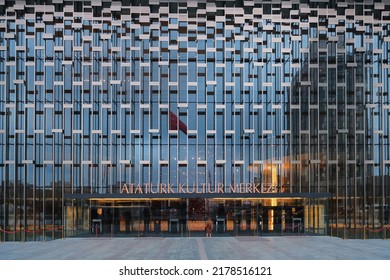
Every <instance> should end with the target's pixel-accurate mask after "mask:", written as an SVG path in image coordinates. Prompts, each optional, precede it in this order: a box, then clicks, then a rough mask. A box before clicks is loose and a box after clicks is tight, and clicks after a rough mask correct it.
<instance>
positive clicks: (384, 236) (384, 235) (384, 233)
mask: <svg viewBox="0 0 390 280" xmlns="http://www.w3.org/2000/svg"><path fill="white" fill-rule="evenodd" d="M386 229H387V226H384V227H383V239H384V240H386V239H387V236H386Z"/></svg>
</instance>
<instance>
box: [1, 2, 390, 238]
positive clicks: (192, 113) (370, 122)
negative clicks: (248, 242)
mask: <svg viewBox="0 0 390 280" xmlns="http://www.w3.org/2000/svg"><path fill="white" fill-rule="evenodd" d="M299 2H300V3H299ZM389 10H390V5H388V4H387V3H386V1H382V2H381V1H374V0H372V1H364V3H363V2H362V1H336V0H333V1H329V2H324V1H322V0H318V1H265V0H264V1H263V0H254V1H207V2H206V1H202V0H201V1H190V0H188V1H164V0H160V1H159V0H149V1H147V0H141V1H137V0H123V1H104V0H102V1H96V2H95V1H62V0H52V1H50V0H42V1H29V0H26V1H1V0H0V184H1V186H0V237H1V240H43V239H53V238H61V237H70V236H86V235H92V236H95V235H111V236H114V235H115V236H116V235H144V234H158V235H161V234H172V235H181V236H193V235H197V234H198V235H200V234H202V233H203V231H204V221H205V220H206V219H207V217H211V218H212V220H213V223H214V225H215V228H214V230H215V232H216V233H217V234H221V235H222V234H232V235H240V234H245V235H248V234H249V235H253V234H256V235H257V234H287V233H291V234H296V233H297V234H299V233H302V232H305V233H309V234H328V235H332V236H333V235H334V236H340V237H349V238H363V237H367V238H381V237H382V236H383V235H384V234H386V229H387V228H386V227H387V225H388V224H389V196H390V194H389V191H390V187H389V186H390V185H389V183H390V182H389V176H390V145H389V144H390V139H389V134H390V118H389V115H390V97H389V91H390V70H389V69H390V66H389V56H390V39H389V38H390V36H389V32H390V13H389ZM389 229H390V228H389Z"/></svg>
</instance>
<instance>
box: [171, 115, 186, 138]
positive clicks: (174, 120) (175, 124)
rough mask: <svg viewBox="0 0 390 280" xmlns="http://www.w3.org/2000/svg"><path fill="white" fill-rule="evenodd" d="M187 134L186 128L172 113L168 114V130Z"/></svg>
mask: <svg viewBox="0 0 390 280" xmlns="http://www.w3.org/2000/svg"><path fill="white" fill-rule="evenodd" d="M178 129H180V130H181V131H183V132H184V134H187V126H186V125H185V124H184V123H183V122H182V121H181V120H179V118H178V117H177V116H176V115H175V114H174V113H172V112H169V130H178Z"/></svg>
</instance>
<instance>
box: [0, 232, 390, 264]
mask: <svg viewBox="0 0 390 280" xmlns="http://www.w3.org/2000/svg"><path fill="white" fill-rule="evenodd" d="M0 259H1V260H33V259H34V260H127V259H136V260H155V259H156V260H171V259H173V260H256V259H259V260H390V240H381V239H371V240H343V239H340V238H335V237H328V236H289V237H286V236H283V237H212V238H205V237H187V238H179V237H166V238H163V237H138V238H136V237H130V238H103V237H102V238H67V239H59V240H54V241H48V242H2V243H0Z"/></svg>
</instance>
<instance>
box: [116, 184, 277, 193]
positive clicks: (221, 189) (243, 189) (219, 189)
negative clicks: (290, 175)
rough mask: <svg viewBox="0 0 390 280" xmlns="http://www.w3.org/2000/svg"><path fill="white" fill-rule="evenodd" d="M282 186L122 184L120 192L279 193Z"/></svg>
mask: <svg viewBox="0 0 390 280" xmlns="http://www.w3.org/2000/svg"><path fill="white" fill-rule="evenodd" d="M280 192H282V188H281V187H279V186H271V185H266V184H259V183H240V184H235V185H234V184H230V185H225V184H221V183H220V184H217V185H210V184H206V183H204V184H201V185H192V186H189V185H184V184H179V185H178V186H175V185H174V184H163V183H162V184H157V185H153V184H151V183H145V184H123V185H122V187H121V188H120V193H121V194H221V193H237V194H250V193H252V194H253V193H280Z"/></svg>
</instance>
